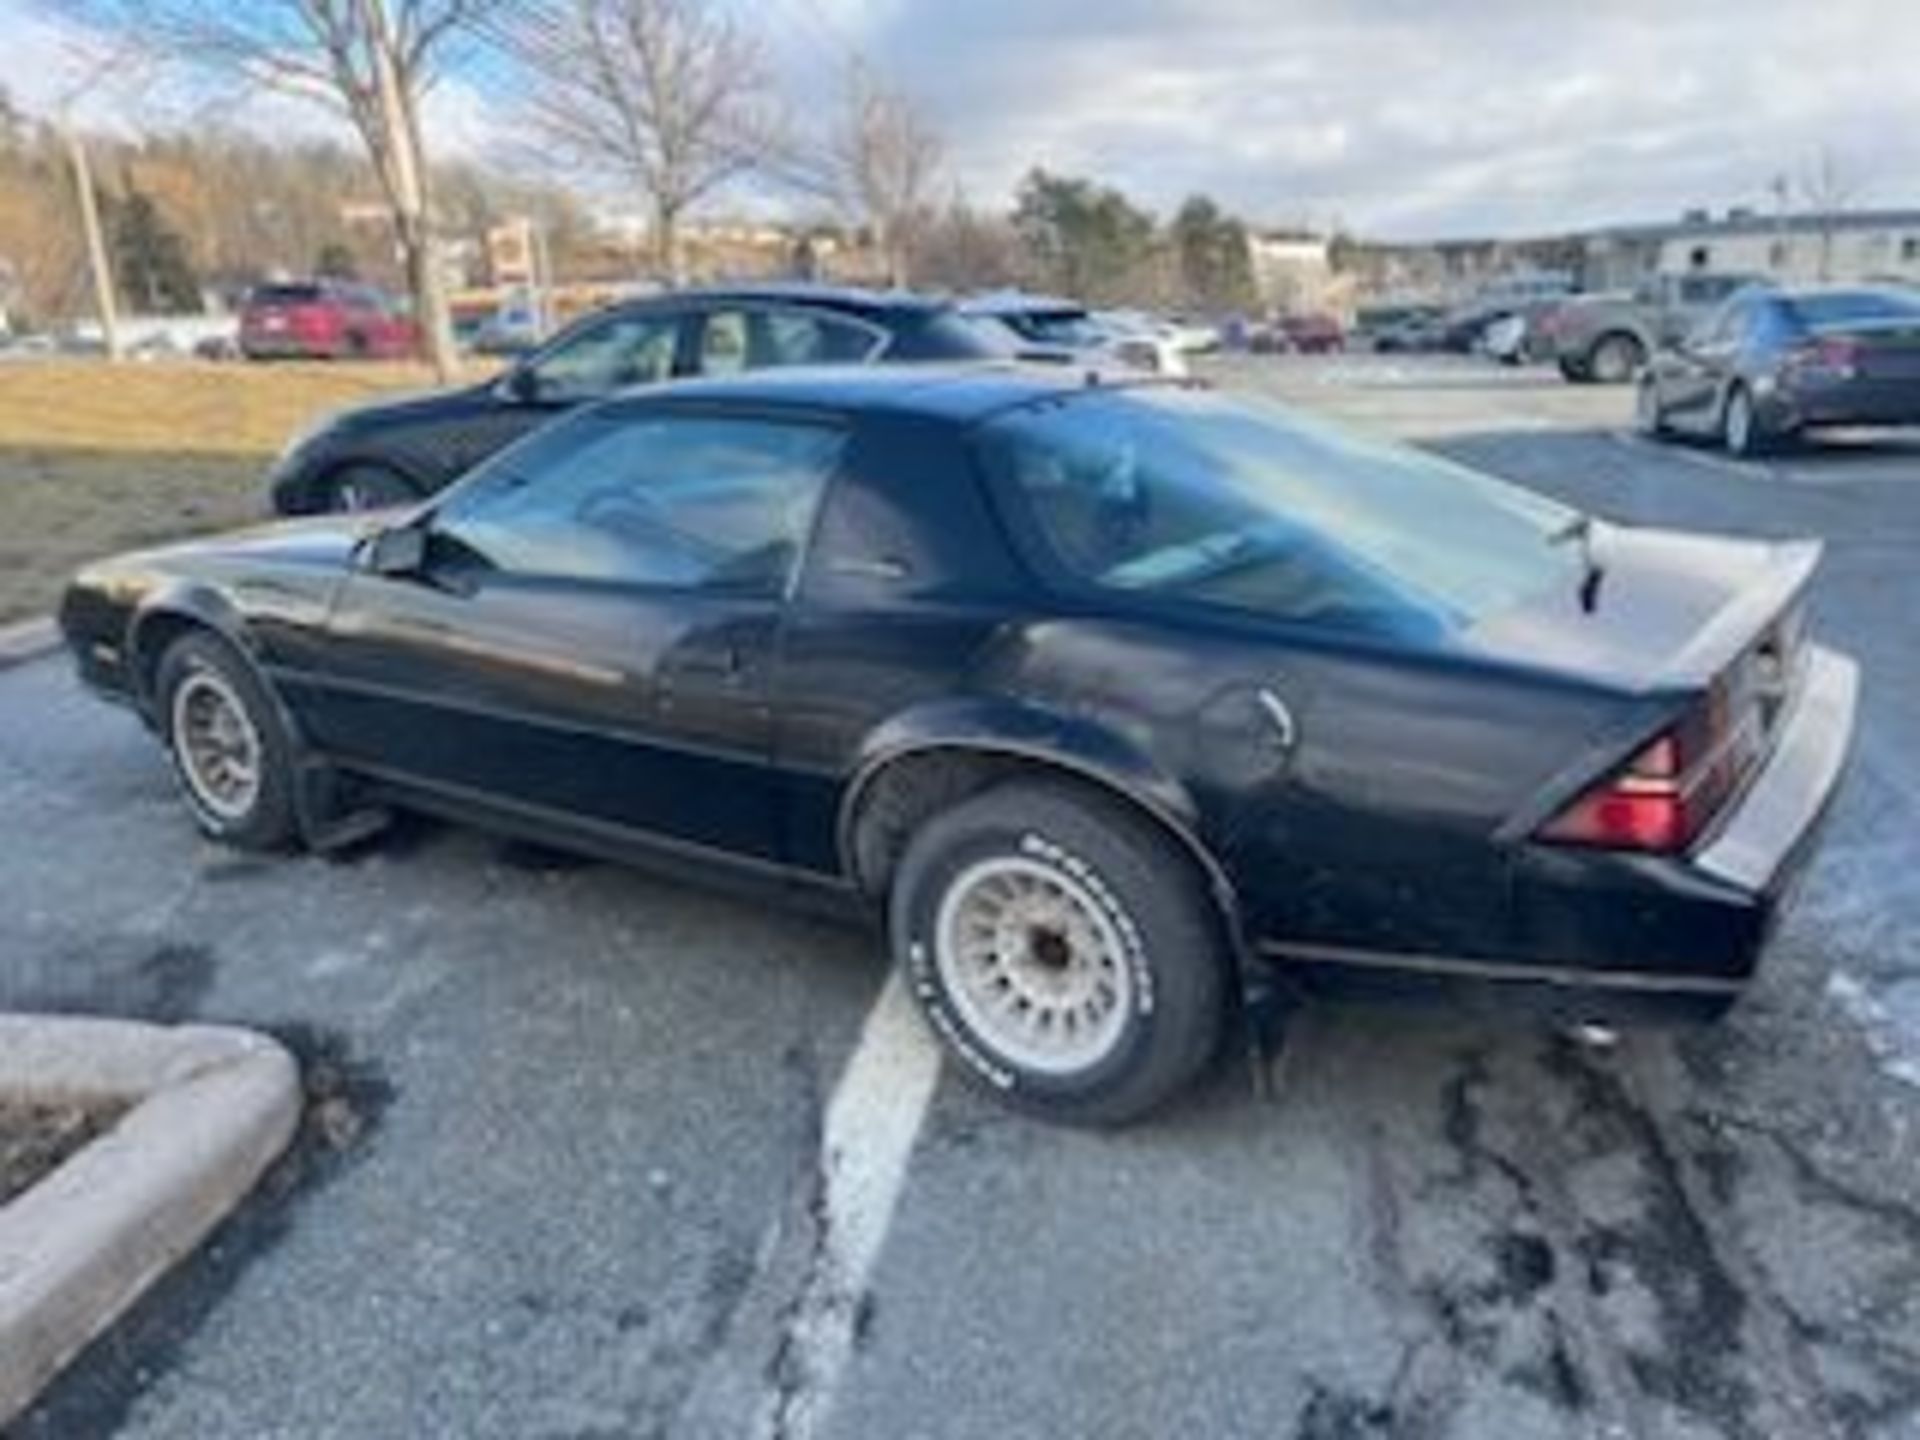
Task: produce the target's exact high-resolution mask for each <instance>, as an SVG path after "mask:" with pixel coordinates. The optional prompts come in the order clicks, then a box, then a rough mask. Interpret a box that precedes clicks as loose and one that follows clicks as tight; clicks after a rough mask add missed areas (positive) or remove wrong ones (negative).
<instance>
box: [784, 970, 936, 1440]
mask: <svg viewBox="0 0 1920 1440" xmlns="http://www.w3.org/2000/svg"><path fill="white" fill-rule="evenodd" d="M939 1078H940V1052H939V1050H938V1049H937V1048H936V1047H935V1045H934V1043H933V1040H932V1038H931V1037H930V1036H929V1035H928V1034H927V1032H926V1028H925V1026H923V1025H922V1024H921V1023H920V1019H919V1017H918V1016H917V1015H916V1014H915V1013H914V1008H913V1002H912V1000H911V999H910V998H909V997H908V995H907V992H906V987H905V986H904V984H903V983H902V982H901V979H900V975H899V973H898V972H897V971H896V972H895V973H894V974H893V975H892V976H891V977H890V978H889V979H888V981H887V983H886V985H885V986H884V987H883V988H882V990H881V991H880V998H879V999H878V1000H877V1001H875V1002H874V1006H873V1009H872V1010H871V1011H869V1012H868V1014H867V1019H866V1024H865V1025H864V1026H863V1027H862V1029H861V1032H860V1041H859V1044H858V1045H856V1046H855V1047H854V1051H853V1055H852V1056H851V1058H849V1059H848V1061H847V1068H846V1069H845V1070H844V1071H842V1072H841V1076H840V1083H839V1084H838V1085H837V1086H836V1087H835V1088H834V1092H833V1096H832V1098H831V1099H830V1100H829V1101H828V1102H827V1111H826V1119H825V1123H824V1124H823V1126H822V1128H821V1136H820V1174H821V1183H822V1187H823V1194H822V1197H821V1203H820V1209H819V1227H820V1233H819V1237H818V1244H819V1246H820V1253H819V1255H818V1258H817V1261H816V1263H815V1264H814V1265H813V1266H812V1267H811V1268H810V1269H809V1271H808V1273H807V1283H806V1287H805V1289H804V1291H803V1292H802V1293H801V1295H800V1296H799V1298H798V1301H797V1303H796V1305H795V1307H794V1309H793V1310H792V1311H791V1312H790V1318H789V1321H788V1325H787V1338H786V1353H785V1356H784V1361H783V1364H782V1367H781V1368H782V1370H783V1371H784V1373H785V1374H786V1376H787V1377H788V1383H787V1384H785V1385H783V1386H782V1387H781V1388H780V1392H779V1393H777V1394H775V1395H772V1396H770V1397H769V1398H768V1400H767V1403H766V1407H765V1409H764V1410H763V1412H762V1413H761V1414H760V1415H759V1416H758V1417H757V1420H756V1424H755V1426H754V1434H756V1435H763V1436H779V1437H782V1440H805V1437H808V1436H811V1435H814V1434H816V1433H818V1431H819V1429H820V1426H821V1424H822V1422H823V1421H824V1420H825V1418H826V1415H827V1412H828V1410H829V1409H830V1408H831V1406H832V1404H833V1398H834V1393H835V1391H836V1390H837V1389H838V1387H839V1381H840V1374H841V1372H842V1371H843V1370H844V1369H845V1368H846V1363H847V1360H848V1358H849V1357H850V1356H851V1355H852V1353H853V1342H854V1331H855V1329H856V1327H857V1325H858V1323H859V1315H860V1310H861V1296H862V1294H863V1292H864V1291H865V1288H866V1283H867V1275H868V1272H869V1271H870V1270H871V1269H872V1268H873V1262H874V1260H875V1259H876V1258H877V1257H878V1256H879V1254H880V1247H881V1244H882V1243H883V1242H884V1241H885V1240H886V1237H887V1227H888V1226H889V1225H890V1224H891V1223H892V1221H893V1211H894V1206H895V1203H896V1202H897V1201H898V1200H899V1198H900V1187H901V1185H902V1183H903V1182H904V1181H905V1180H906V1175H907V1164H908V1161H909V1160H911V1159H912V1156H913V1146H914V1141H915V1139H916V1138H917V1137H918V1135H919V1133H920V1122H921V1120H922V1119H923V1118H924V1117H925V1115H926V1113H927V1106H928V1104H929V1103H930V1102H931V1101H932V1099H933V1092H934V1087H935V1085H936V1084H937V1082H938V1081H939Z"/></svg>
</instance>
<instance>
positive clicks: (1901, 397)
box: [1763, 378, 1920, 430]
mask: <svg viewBox="0 0 1920 1440" xmlns="http://www.w3.org/2000/svg"><path fill="white" fill-rule="evenodd" d="M1763 413H1764V415H1765V418H1766V420H1767V422H1768V423H1769V424H1770V425H1772V426H1773V428H1775V429H1778V430H1797V429H1799V428H1801V427H1803V426H1808V425H1920V381H1914V380H1873V379H1865V378H1855V379H1850V380H1834V381H1832V382H1830V383H1818V384H1801V385H1794V386H1786V385H1782V386H1780V387H1778V388H1776V389H1775V390H1774V391H1773V393H1772V394H1771V395H1770V396H1767V397H1765V398H1764V400H1763Z"/></svg>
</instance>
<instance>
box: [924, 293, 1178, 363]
mask: <svg viewBox="0 0 1920 1440" xmlns="http://www.w3.org/2000/svg"><path fill="white" fill-rule="evenodd" d="M961 308H962V310H963V311H964V313H966V314H968V315H971V316H973V317H975V318H976V319H982V320H988V321H992V322H994V323H997V324H999V325H1002V326H1005V327H1006V328H1007V329H1008V330H1011V331H1012V332H1013V334H1014V335H1015V336H1016V337H1017V338H1018V339H1019V340H1020V341H1021V342H1023V343H1025V344H1028V345H1033V346H1038V347H1040V348H1041V349H1042V350H1045V351H1051V352H1057V353H1060V354H1065V355H1069V356H1073V357H1075V358H1080V359H1090V360H1097V361H1099V362H1100V363H1102V364H1106V365H1118V366H1123V367H1125V368H1127V369H1130V370H1145V371H1147V372H1149V373H1150V374H1155V375H1176V376H1184V375H1185V374H1186V373H1187V361H1186V356H1185V354H1184V353H1183V352H1182V350H1181V348H1180V346H1179V345H1178V344H1177V343H1175V342H1174V340H1173V339H1172V338H1171V337H1170V336H1168V335H1165V334H1162V333H1159V331H1158V330H1156V329H1155V328H1153V326H1152V322H1151V320H1150V318H1149V317H1141V319H1142V320H1146V321H1147V323H1145V324H1142V323H1140V320H1136V319H1134V318H1133V316H1132V315H1131V314H1129V312H1125V311H1098V312H1096V311H1092V310H1089V309H1087V307H1086V306H1084V305H1082V304H1080V303H1079V302H1078V301H1077V300H1061V299H1056V298H1054V297H1051V296H1046V295H1027V294H1023V293H1021V292H1019V291H1004V292H1002V293H1000V294H996V295H982V296H978V297H976V298H975V299H973V300H969V301H968V302H966V304H965V305H964V306H962V307H961Z"/></svg>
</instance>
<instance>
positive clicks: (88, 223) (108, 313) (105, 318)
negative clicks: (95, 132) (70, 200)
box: [60, 123, 120, 360]
mask: <svg viewBox="0 0 1920 1440" xmlns="http://www.w3.org/2000/svg"><path fill="white" fill-rule="evenodd" d="M60 135H61V138H62V139H63V140H65V141H66V142H67V158H68V159H69V160H70V161H71V162H72V164H73V185H74V189H75V190H76V191H78V192H79V198H80V226H81V228H82V229H83V230H84V231H85V232H86V238H87V265H88V268H89V269H91V270H92V272H93V305H94V309H95V311H97V312H98V314H99V316H100V335H101V338H102V339H103V340H104V341H105V342H106V346H107V358H108V359H109V360H118V359H120V312H119V309H118V307H117V306H116V305H115V304H114V299H113V267H112V265H111V264H110V263H109V262H108V259H107V242H106V240H105V238H104V237H103V236H102V235H101V233H100V206H99V202H98V201H97V200H96V199H95V197H94V193H93V167H92V166H91V165H89V164H88V163H87V147H86V142H84V141H83V140H81V138H80V136H79V133H78V132H77V131H75V130H74V128H73V127H72V126H71V125H70V124H66V123H62V124H61V126H60Z"/></svg>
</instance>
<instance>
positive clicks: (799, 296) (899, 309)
mask: <svg viewBox="0 0 1920 1440" xmlns="http://www.w3.org/2000/svg"><path fill="white" fill-rule="evenodd" d="M687 300H697V301H702V302H711V301H715V300H720V301H726V300H741V301H762V302H765V301H778V302H779V303H781V304H785V305H808V306H817V307H819V308H821V309H826V310H843V311H852V312H855V313H858V314H866V315H878V314H895V315H899V314H914V315H922V314H931V313H932V312H934V311H937V310H945V309H948V308H950V307H949V305H948V303H947V302H946V301H945V300H942V299H939V298H938V297H936V296H932V295H922V294H919V293H918V292H916V291H912V290H869V289H865V288H863V287H861V286H857V285H820V284H814V283H812V282H809V281H802V280H750V281H741V282H738V283H733V284H717V285H695V286H690V287H688V288H687V289H684V290H663V291H661V292H659V293H658V294H655V295H647V296H643V297H641V298H639V299H636V300H633V301H630V302H628V303H630V304H635V305H648V304H659V303H662V302H669V301H687Z"/></svg>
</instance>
